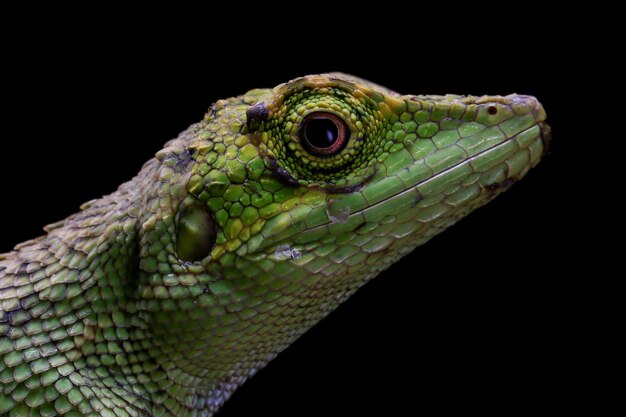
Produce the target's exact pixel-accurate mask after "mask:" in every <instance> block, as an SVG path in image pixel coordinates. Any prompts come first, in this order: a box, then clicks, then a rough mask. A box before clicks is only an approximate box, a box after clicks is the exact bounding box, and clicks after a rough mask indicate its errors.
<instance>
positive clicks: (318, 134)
mask: <svg viewBox="0 0 626 417" xmlns="http://www.w3.org/2000/svg"><path fill="white" fill-rule="evenodd" d="M298 136H299V137H300V141H301V143H302V146H303V147H304V148H305V149H306V150H307V151H309V152H311V154H313V155H317V156H322V157H324V156H333V155H335V154H337V153H339V152H340V151H341V150H342V149H343V148H344V147H345V146H346V144H347V143H348V139H349V138H350V129H349V128H348V126H347V125H346V122H344V121H343V120H342V119H341V118H340V117H339V116H337V115H335V114H332V113H326V112H315V113H311V114H309V115H308V116H306V117H305V118H304V120H303V121H302V124H301V125H300V131H299V132H298Z"/></svg>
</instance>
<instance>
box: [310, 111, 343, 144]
mask: <svg viewBox="0 0 626 417" xmlns="http://www.w3.org/2000/svg"><path fill="white" fill-rule="evenodd" d="M304 134H305V135H306V139H307V140H308V141H309V143H310V144H311V145H312V146H315V147H316V148H328V147H329V146H332V145H333V144H334V143H335V142H336V141H337V138H338V137H339V130H338V129H337V125H336V124H335V122H333V121H332V120H330V119H322V118H319V119H311V120H309V122H308V123H307V124H306V127H305V128H304Z"/></svg>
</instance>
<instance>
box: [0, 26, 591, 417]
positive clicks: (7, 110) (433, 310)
mask: <svg viewBox="0 0 626 417" xmlns="http://www.w3.org/2000/svg"><path fill="white" fill-rule="evenodd" d="M524 30H525V31H526V32H524V33H526V35H524V36H525V37H522V36H517V37H516V36H513V35H515V34H512V36H511V37H510V38H508V39H506V40H505V41H504V42H500V43H498V42H497V41H494V39H495V38H494V36H493V35H491V34H490V33H491V32H489V33H483V34H481V33H479V32H478V33H473V34H472V35H471V37H469V36H467V37H464V36H463V35H462V34H455V33H452V34H451V40H448V39H441V38H439V37H437V36H423V37H414V38H412V39H411V42H412V43H411V47H410V48H403V49H399V50H395V49H394V47H393V44H381V45H376V44H373V43H372V44H370V43H361V44H360V43H359V42H358V40H354V39H346V40H344V41H345V43H340V44H337V42H333V44H332V45H330V47H329V46H328V44H327V43H325V42H320V41H319V40H317V41H307V40H304V39H303V40H302V41H301V43H296V44H294V45H281V46H280V48H279V51H280V53H276V48H277V47H276V46H275V45H276V42H278V40H279V39H276V38H272V41H271V42H272V45H271V46H272V47H269V45H268V43H269V42H270V41H269V40H268V39H263V36H264V35H263V32H256V31H251V32H250V34H249V35H248V39H247V41H246V42H234V41H231V42H230V43H229V41H228V40H223V39H221V38H220V37H219V36H213V37H211V39H208V38H207V40H206V42H204V43H203V44H200V45H198V46H195V45H194V46H193V47H189V45H187V44H185V43H184V42H182V43H177V42H169V41H168V40H167V37H163V38H159V40H158V41H154V42H153V41H149V40H148V38H149V37H138V38H133V39H132V40H131V39H125V40H117V41H112V40H111V39H108V38H107V37H103V38H102V39H97V40H96V39H94V40H91V39H90V40H89V41H88V42H85V40H84V39H81V36H80V33H79V34H76V33H74V34H69V35H67V36H52V37H48V36H47V35H46V34H42V36H40V38H38V39H37V41H36V42H32V43H28V44H26V45H19V46H14V47H13V48H11V47H9V50H7V51H5V58H6V60H5V64H4V71H5V76H4V77H3V94H2V100H3V102H4V110H3V114H2V119H3V133H2V163H1V164H0V177H1V178H2V179H3V181H2V184H3V185H2V187H3V188H2V193H1V194H2V197H1V202H2V204H1V205H0V210H1V211H2V212H1V214H2V215H1V217H0V227H1V230H2V232H1V234H0V252H2V251H8V250H10V249H11V248H12V246H13V245H14V244H16V243H18V242H21V241H24V240H26V239H29V238H33V237H35V236H38V235H39V234H40V233H41V227H42V226H43V225H45V224H47V223H51V222H54V221H57V220H59V219H61V218H64V217H65V216H67V215H69V214H71V213H73V212H75V211H76V210H77V209H78V206H79V205H80V204H81V203H82V202H84V201H87V200H90V199H93V198H97V197H100V196H102V195H104V194H107V193H110V192H112V191H113V190H114V189H115V188H116V187H117V186H118V185H119V184H120V183H122V182H123V181H126V180H128V179H130V178H131V177H132V176H133V175H134V174H135V173H136V172H137V171H138V170H139V169H140V167H141V165H142V163H143V162H144V161H145V160H147V159H149V158H150V157H152V156H153V155H154V153H155V152H156V151H157V150H159V149H160V147H161V145H162V144H163V143H164V142H165V141H167V140H168V139H170V138H173V137H175V136H176V134H177V133H178V132H180V131H182V130H183V129H185V128H186V127H187V126H188V125H190V124H191V123H194V122H196V121H198V120H200V119H201V117H202V116H203V114H204V112H205V111H206V109H207V108H208V107H209V105H210V104H211V103H212V102H214V101H216V100H217V99H220V98H224V97H228V96H232V95H238V94H241V93H243V92H245V91H247V90H248V89H251V88H256V87H272V86H275V85H277V84H279V83H281V82H284V81H287V80H289V79H291V78H294V77H297V76H300V75H305V74H310V73H319V72H324V71H344V72H348V73H352V74H355V75H358V76H361V77H364V78H367V79H370V80H372V81H374V82H377V83H379V84H382V85H385V86H387V87H389V88H391V89H394V90H396V91H398V92H401V93H414V94H442V93H457V94H508V93H513V92H517V93H522V94H532V95H535V96H537V97H538V98H539V99H540V101H541V102H542V103H543V104H544V106H545V108H546V110H547V114H548V122H549V124H550V125H551V126H552V127H553V135H554V141H553V147H552V150H551V153H550V154H549V155H548V156H546V157H545V158H544V160H543V161H542V162H541V163H540V165H539V166H538V167H537V168H535V169H534V170H532V171H531V172H530V173H529V174H528V175H527V177H526V178H525V179H524V180H523V181H521V182H520V183H519V184H516V185H515V186H514V187H512V188H511V189H510V190H509V191H507V192H506V193H504V194H503V195H501V196H500V197H498V198H497V199H496V200H495V201H493V202H491V203H490V204H489V205H487V206H486V207H484V208H481V209H480V210H478V211H476V212H475V213H473V214H472V215H471V216H469V217H468V218H466V219H464V220H463V221H461V222H460V223H459V224H458V225H456V226H454V227H452V228H451V229H450V230H448V231H446V232H445V233H444V234H442V235H440V236H438V237H436V238H434V239H433V240H432V241H431V242H429V243H428V244H427V245H425V246H423V247H420V248H418V249H417V250H416V251H414V252H413V253H412V254H410V255H408V256H407V257H405V258H404V259H402V260H401V261H400V262H398V263H397V264H396V265H394V266H392V267H391V268H390V269H389V270H387V271H386V272H385V273H383V274H381V276H379V277H378V278H377V279H375V280H374V281H372V282H371V283H369V284H368V285H366V286H365V287H364V288H363V289H361V290H360V291H359V292H358V293H357V294H356V295H354V296H353V297H352V298H351V299H350V300H348V301H347V302H346V303H345V304H344V305H342V306H341V307H340V308H339V309H338V310H337V311H336V312H334V313H333V314H332V315H331V316H330V317H329V318H328V319H326V320H324V321H323V322H322V323H320V324H319V325H317V326H316V327H315V328H313V329H312V330H310V331H309V332H308V333H307V334H305V335H304V336H303V337H302V338H301V339H300V340H298V341H297V342H296V343H295V344H294V345H293V346H291V347H290V348H289V349H288V350H287V351H285V352H284V353H282V354H281V355H280V356H279V357H278V358H277V359H276V360H274V361H273V362H272V363H271V364H270V365H269V366H268V367H267V368H266V369H265V370H263V371H261V372H259V374H258V375H257V376H255V377H254V378H253V379H252V380H251V381H250V382H248V383H247V384H245V386H243V387H242V388H241V389H239V390H238V392H236V394H235V395H234V396H233V398H232V399H231V400H230V401H229V402H228V403H227V405H226V406H225V408H224V410H223V411H222V412H221V414H220V416H221V417H226V416H242V415H253V414H254V415H273V416H293V415H299V416H302V415H311V416H313V415H325V416H335V415H337V416H345V415H368V416H369V415H394V414H400V413H402V414H405V413H406V412H407V411H409V412H416V413H417V412H419V411H423V410H434V411H435V412H437V413H442V414H443V413H445V412H458V411H462V410H474V411H496V412H501V411H505V412H506V411H512V410H522V411H531V410H532V411H534V410H537V409H539V408H541V409H542V410H551V411H554V410H557V409H559V408H560V407H561V404H562V403H563V402H568V401H572V400H573V399H572V398H571V394H570V393H569V392H568V390H567V389H564V387H568V386H569V385H570V384H571V381H572V380H574V379H575V378H576V373H577V372H579V371H580V368H579V367H578V368H576V367H572V366H571V362H572V361H573V360H574V359H573V353H572V349H574V348H573V347H572V345H571V343H570V342H572V336H571V329H572V328H573V327H576V326H577V325H578V324H579V322H580V321H582V320H583V319H582V318H581V317H579V316H578V313H577V312H575V311H573V309H572V308H571V307H572V305H573V303H574V300H573V299H572V293H573V292H574V290H575V286H576V285H577V284H576V282H575V281H573V280H571V279H570V276H569V274H568V273H567V271H566V265H567V264H571V262H568V261H569V260H568V259H567V258H568V255H563V253H562V252H561V250H562V249H563V247H565V246H566V245H569V244H571V241H572V239H574V236H573V232H572V231H571V230H572V228H573V226H572V224H571V222H570V220H569V218H568V214H569V211H570V207H569V196H570V195H571V191H572V190H571V187H570V184H571V178H572V171H571V170H570V169H569V167H568V164H570V163H571V158H572V150H573V149H574V148H575V147H576V146H578V144H579V143H580V142H579V141H582V140H583V139H584V138H583V136H582V134H580V133H579V132H578V131H576V130H575V129H574V128H573V126H574V124H575V122H576V121H575V120H573V118H572V116H571V115H572V112H571V106H572V103H573V102H574V100H575V97H573V96H572V95H571V89H570V88H569V86H568V85H566V83H565V82H564V80H563V73H564V71H565V70H566V68H569V64H570V63H571V62H572V61H571V56H570V55H569V54H568V52H567V51H566V50H562V48H560V46H559V44H558V43H556V41H555V43H551V40H550V39H547V40H546V39H544V40H542V41H541V45H539V43H540V42H539V41H538V40H537V39H536V38H528V36H527V34H528V31H529V29H528V28H525V29H524ZM518 35H519V34H518ZM453 38H454V40H455V42H456V43H455V44H454V46H453V44H452V39H453ZM516 42H517V43H516ZM511 43H513V44H514V45H516V47H515V48H511ZM183 45H184V46H183ZM579 222H580V219H579ZM574 227H580V224H578V225H576V226H574Z"/></svg>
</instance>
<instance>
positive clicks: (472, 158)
mask: <svg viewBox="0 0 626 417" xmlns="http://www.w3.org/2000/svg"><path fill="white" fill-rule="evenodd" d="M541 124H542V122H538V123H535V124H533V125H532V126H530V127H528V128H526V129H524V130H522V131H520V132H518V133H516V134H515V135H512V136H510V137H508V138H506V139H505V140H504V141H502V142H500V143H498V144H495V145H493V146H491V147H489V148H487V149H485V150H483V151H481V152H479V153H477V154H476V155H474V156H472V157H470V158H467V159H464V160H463V161H461V162H459V163H457V164H454V165H452V166H451V167H448V168H446V169H444V170H443V171H441V172H439V173H437V174H436V175H434V176H432V177H430V178H428V179H425V180H423V181H420V182H418V183H415V184H413V185H411V186H409V187H407V188H405V189H403V190H402V191H399V192H397V193H395V194H393V195H390V196H389V197H387V198H385V199H383V200H380V201H378V202H377V203H374V204H372V205H371V206H368V207H364V208H362V209H359V210H357V211H354V212H351V213H350V214H349V215H348V219H349V218H350V217H352V216H354V215H358V214H360V213H362V212H364V211H365V210H370V209H372V208H374V207H377V206H379V205H381V204H384V203H386V202H387V201H388V200H390V199H392V198H395V197H397V196H399V195H401V194H403V193H406V192H411V191H412V190H414V189H415V188H417V187H419V186H422V185H424V184H427V183H428V182H429V181H434V180H436V179H437V178H439V177H440V176H442V175H445V174H446V173H448V172H450V171H452V170H454V169H456V168H457V167H459V166H461V165H463V164H466V163H468V162H469V161H472V160H474V159H476V158H479V157H480V156H481V155H484V154H486V153H487V152H490V151H492V150H494V149H497V148H498V147H500V146H504V145H505V144H507V143H509V142H510V141H512V140H514V139H515V138H517V137H518V136H519V135H521V134H523V133H525V132H527V131H529V130H531V129H533V128H534V127H535V126H540V125H541ZM422 197H423V196H422ZM346 221H347V220H346ZM332 223H333V222H332V221H328V222H325V223H322V224H318V225H316V226H313V227H310V228H306V229H303V230H302V232H304V231H307V230H312V229H315V228H318V227H324V226H327V225H329V224H332Z"/></svg>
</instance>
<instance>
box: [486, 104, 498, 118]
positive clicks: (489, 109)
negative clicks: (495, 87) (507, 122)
mask: <svg viewBox="0 0 626 417" xmlns="http://www.w3.org/2000/svg"><path fill="white" fill-rule="evenodd" d="M487 113H489V114H490V115H492V116H493V115H494V114H497V113H498V108H497V107H496V106H489V107H487Z"/></svg>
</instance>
